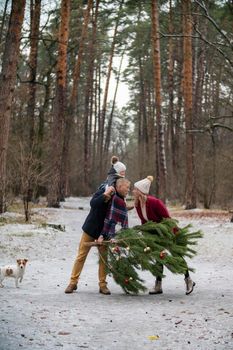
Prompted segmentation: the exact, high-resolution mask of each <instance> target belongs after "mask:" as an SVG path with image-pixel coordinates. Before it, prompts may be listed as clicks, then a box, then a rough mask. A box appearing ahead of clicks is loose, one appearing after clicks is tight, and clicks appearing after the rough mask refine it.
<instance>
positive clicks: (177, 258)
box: [104, 219, 203, 294]
mask: <svg viewBox="0 0 233 350" xmlns="http://www.w3.org/2000/svg"><path fill="white" fill-rule="evenodd" d="M202 235H203V234H202V232H201V231H196V232H191V225H188V226H185V227H183V228H181V227H179V226H178V221H177V220H174V219H164V220H163V221H162V222H161V223H155V222H151V221H149V222H147V223H145V224H144V225H140V226H135V227H133V228H128V229H124V230H120V231H118V232H117V235H116V241H115V242H114V243H112V242H104V244H107V247H108V260H107V261H106V267H107V271H108V273H109V274H110V275H112V277H113V278H114V280H115V282H116V283H117V284H119V285H120V286H121V287H122V289H123V290H124V291H125V292H126V293H134V294H138V293H139V292H140V291H145V290H146V287H145V286H144V281H143V280H142V279H141V278H140V276H139V271H140V270H142V271H149V272H151V273H152V275H153V276H155V277H156V276H161V277H164V276H163V275H162V272H161V265H160V264H162V265H164V266H166V267H167V268H168V269H169V270H170V271H171V272H172V273H176V274H184V273H185V272H186V271H187V270H189V271H193V269H192V268H191V267H189V266H188V265H187V263H186V261H185V257H189V258H192V257H193V256H195V255H196V251H195V250H194V249H193V246H194V245H195V244H197V239H198V238H201V237H202ZM157 263H160V264H157Z"/></svg>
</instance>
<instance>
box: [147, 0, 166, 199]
mask: <svg viewBox="0 0 233 350" xmlns="http://www.w3.org/2000/svg"><path fill="white" fill-rule="evenodd" d="M151 5H152V7H151V10H152V50H153V66H154V84H155V108H156V123H157V147H158V149H157V155H158V166H159V169H158V174H159V177H158V179H156V181H158V190H159V197H160V198H161V199H162V200H164V201H165V200H166V176H167V174H166V173H167V171H166V159H165V148H164V131H163V125H162V96H161V90H162V84H161V61H160V38H159V13H158V1H157V0H152V2H151Z"/></svg>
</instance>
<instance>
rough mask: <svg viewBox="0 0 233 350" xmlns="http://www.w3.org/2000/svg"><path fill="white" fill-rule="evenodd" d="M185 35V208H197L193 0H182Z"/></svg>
mask: <svg viewBox="0 0 233 350" xmlns="http://www.w3.org/2000/svg"><path fill="white" fill-rule="evenodd" d="M182 8H183V35H184V44H183V45H184V46H183V50H184V63H183V64H184V67H183V72H184V83H183V95H184V114H185V128H186V193H185V208H186V209H192V208H196V178H195V164H194V139H193V138H194V136H193V134H192V132H191V130H192V128H193V69H192V37H191V36H192V18H191V1H190V0H182Z"/></svg>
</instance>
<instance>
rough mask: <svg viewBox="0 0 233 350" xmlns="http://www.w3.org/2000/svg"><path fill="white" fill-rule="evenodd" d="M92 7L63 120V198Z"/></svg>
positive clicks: (87, 10) (83, 33)
mask: <svg viewBox="0 0 233 350" xmlns="http://www.w3.org/2000/svg"><path fill="white" fill-rule="evenodd" d="M92 6H93V0H88V3H87V8H86V10H85V14H84V22H83V26H82V33H81V38H80V42H79V51H78V59H77V61H76V63H75V67H74V75H73V82H72V88H71V96H70V101H69V106H68V113H67V116H66V119H65V132H64V143H63V151H62V164H63V171H62V188H63V190H62V191H63V192H64V196H67V191H68V182H69V176H68V174H69V166H68V164H69V163H68V156H69V148H70V134H71V128H72V125H73V119H74V116H75V113H76V110H77V102H78V85H79V80H80V73H81V66H82V61H83V50H84V43H85V39H86V36H87V31H88V24H89V19H90V12H91V9H92Z"/></svg>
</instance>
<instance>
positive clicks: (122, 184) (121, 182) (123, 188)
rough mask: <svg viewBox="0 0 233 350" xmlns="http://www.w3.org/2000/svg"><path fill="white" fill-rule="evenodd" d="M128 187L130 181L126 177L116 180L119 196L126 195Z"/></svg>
mask: <svg viewBox="0 0 233 350" xmlns="http://www.w3.org/2000/svg"><path fill="white" fill-rule="evenodd" d="M129 188H130V181H129V180H127V179H126V178H120V179H118V180H117V181H116V191H117V193H119V195H120V196H122V197H126V196H127V194H128V192H129Z"/></svg>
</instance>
